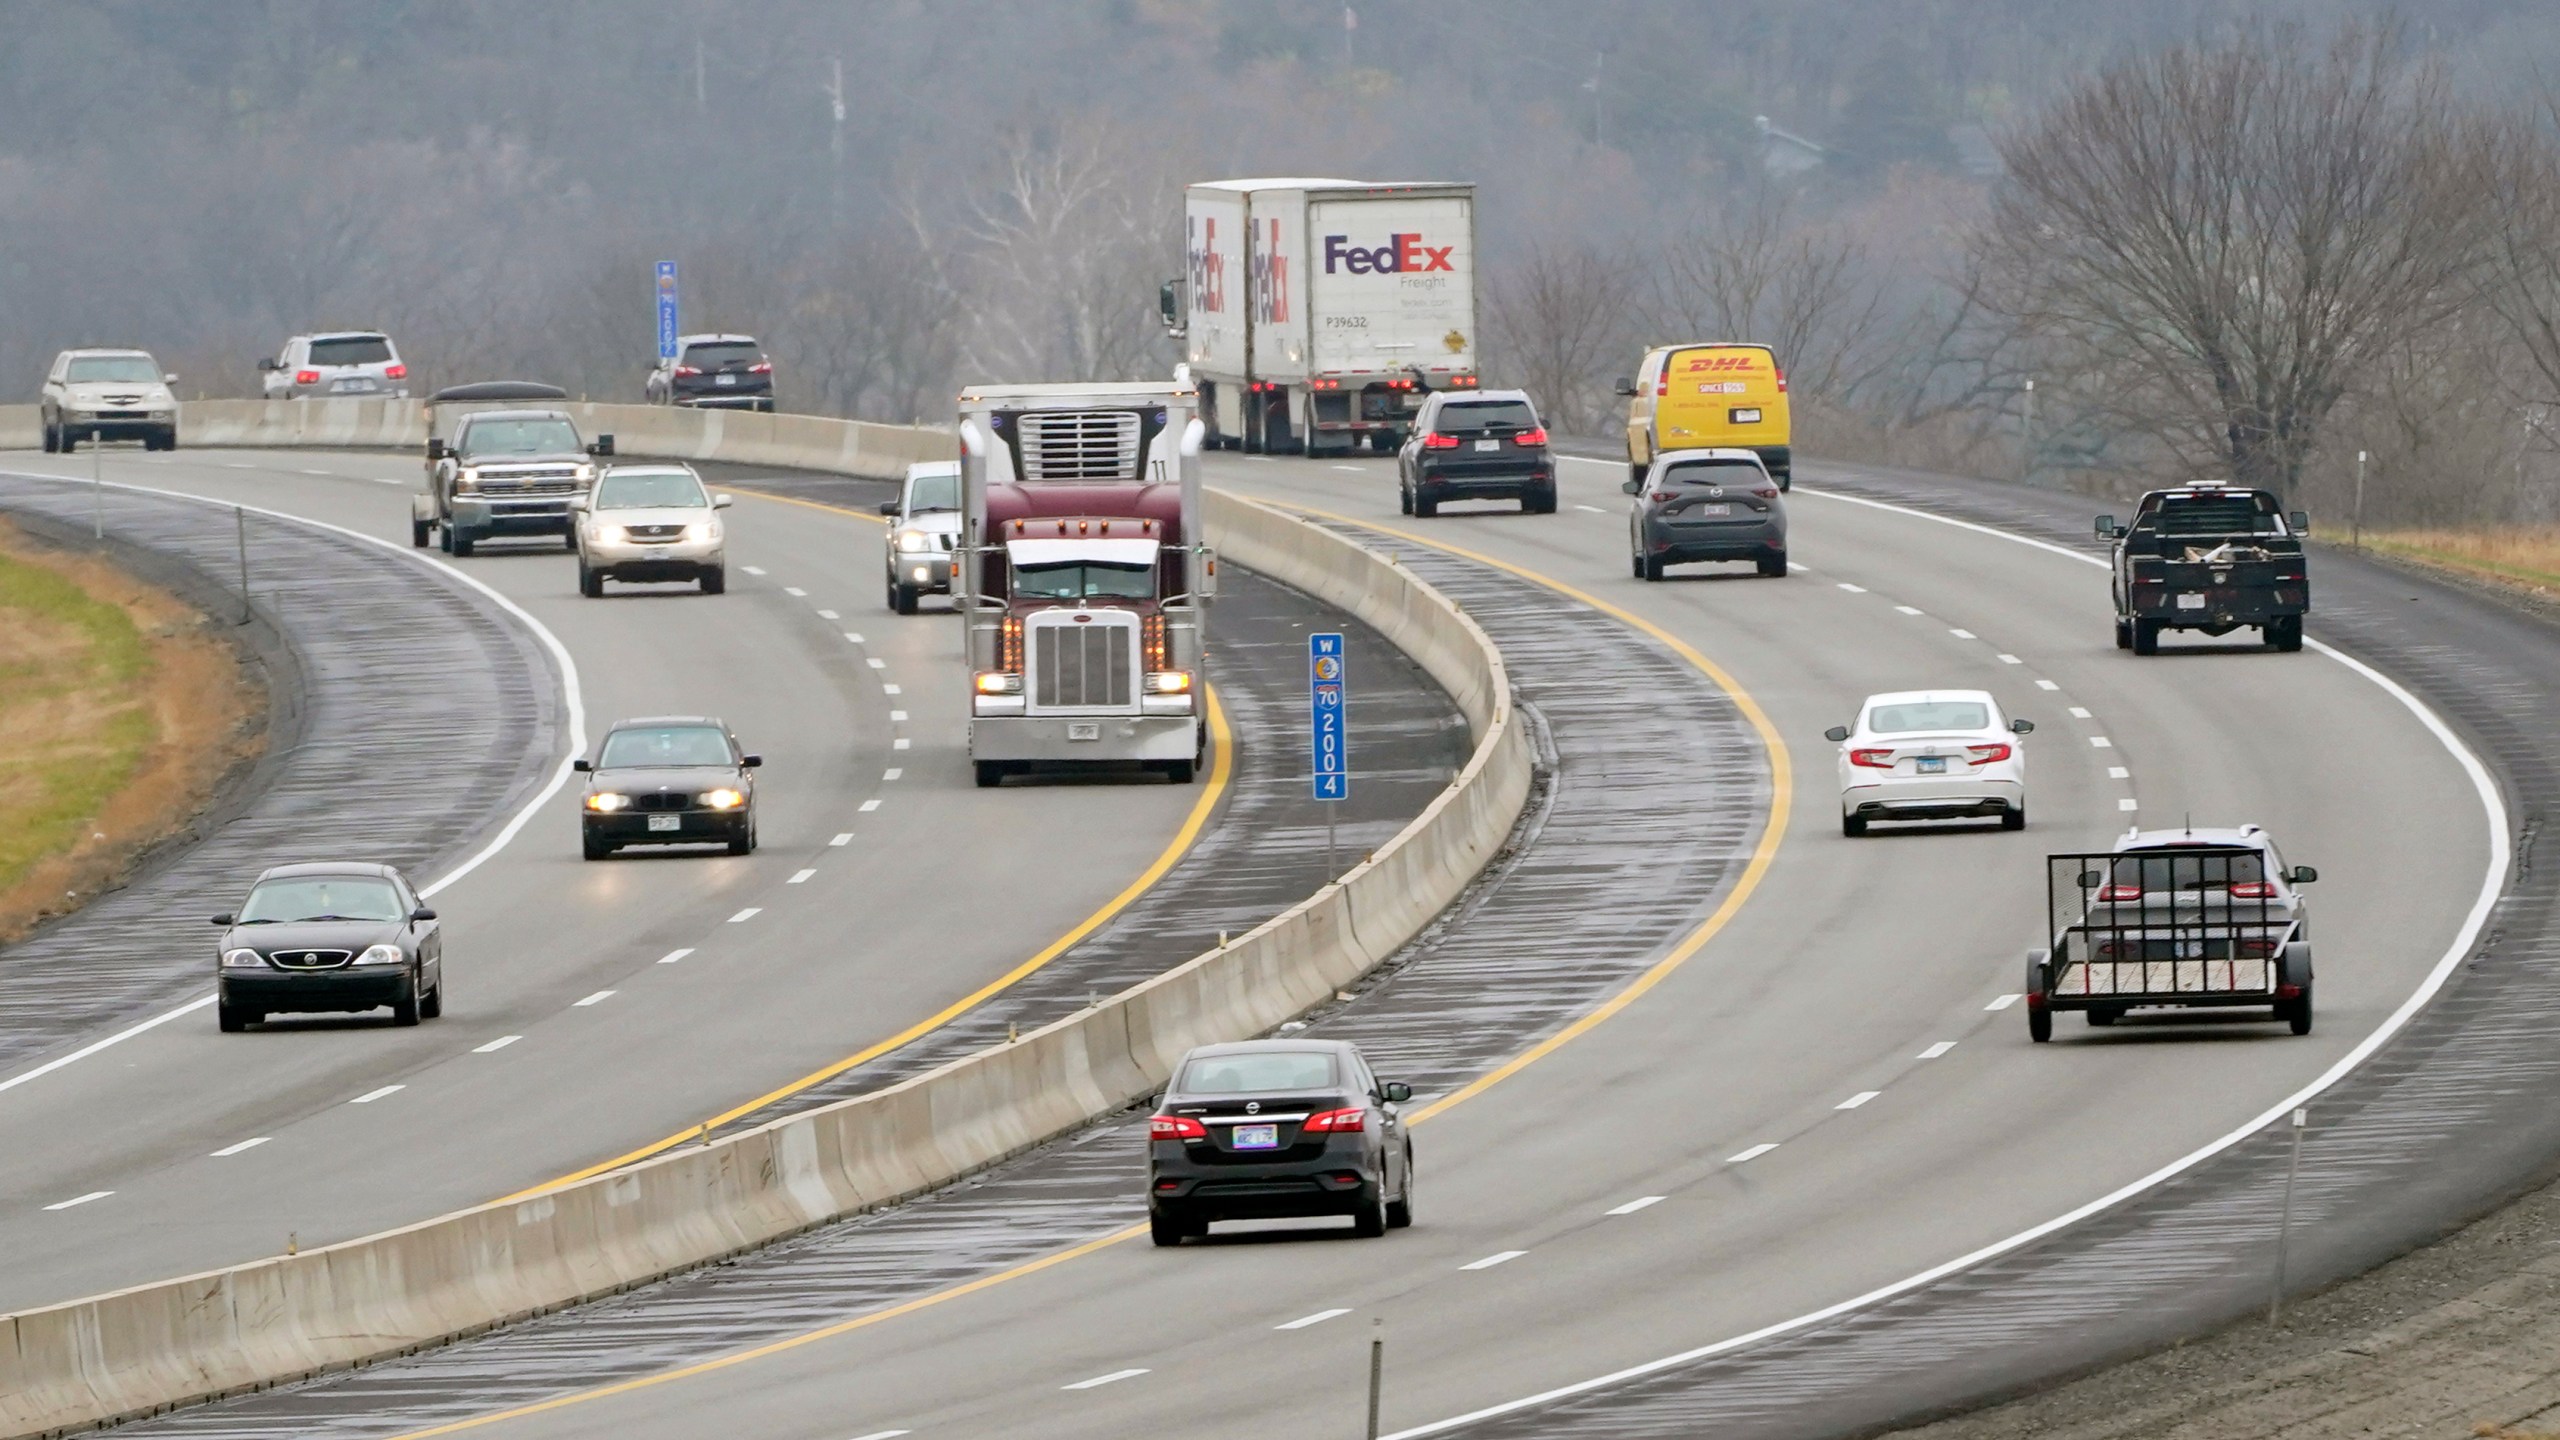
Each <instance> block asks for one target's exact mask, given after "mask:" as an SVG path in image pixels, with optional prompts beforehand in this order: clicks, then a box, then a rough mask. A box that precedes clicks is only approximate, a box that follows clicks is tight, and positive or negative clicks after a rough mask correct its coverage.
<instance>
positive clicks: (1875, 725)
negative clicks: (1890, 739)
mask: <svg viewBox="0 0 2560 1440" xmlns="http://www.w3.org/2000/svg"><path fill="white" fill-rule="evenodd" d="M1990 723H1991V707H1990V706H1988V705H1985V704H1983V703H1982V702H1980V701H1978V700H1918V701H1911V702H1908V703H1906V704H1901V705H1879V706H1877V707H1876V708H1874V709H1873V710H1870V711H1868V712H1867V733H1869V734H1871V735H1907V734H1910V733H1912V732H1914V731H1919V730H1980V729H1983V728H1984V727H1986V726H1988V725H1989V724H1990Z"/></svg>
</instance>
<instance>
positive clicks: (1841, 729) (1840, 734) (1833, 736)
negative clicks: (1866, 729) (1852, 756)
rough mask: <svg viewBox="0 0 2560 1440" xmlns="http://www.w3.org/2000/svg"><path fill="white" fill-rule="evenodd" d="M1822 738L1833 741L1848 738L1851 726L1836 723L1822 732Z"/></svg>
mask: <svg viewBox="0 0 2560 1440" xmlns="http://www.w3.org/2000/svg"><path fill="white" fill-rule="evenodd" d="M1822 738H1823V739H1825V740H1831V741H1840V740H1846V739H1848V738H1849V727H1848V726H1846V725H1834V726H1832V727H1831V728H1830V729H1828V730H1825V731H1823V732H1822Z"/></svg>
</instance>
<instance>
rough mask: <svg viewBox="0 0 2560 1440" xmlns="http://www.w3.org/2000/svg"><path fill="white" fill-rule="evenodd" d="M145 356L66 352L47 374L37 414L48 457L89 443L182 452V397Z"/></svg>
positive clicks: (172, 378)
mask: <svg viewBox="0 0 2560 1440" xmlns="http://www.w3.org/2000/svg"><path fill="white" fill-rule="evenodd" d="M177 383H178V377H177V376H175V375H166V374H162V373H161V370H160V362H159V361H157V360H154V359H152V358H151V352H149V351H147V350H65V351H63V352H62V353H61V354H59V355H56V356H54V357H53V368H52V369H51V370H48V371H46V372H45V377H44V392H43V395H42V396H41V397H40V398H39V399H38V400H37V402H36V408H37V410H38V411H39V412H40V414H41V416H42V419H43V422H44V448H45V452H46V453H47V454H55V453H67V452H69V451H70V449H71V447H73V446H74V445H77V444H79V443H80V442H81V441H83V440H86V441H88V442H89V443H91V444H93V445H94V444H96V443H97V442H99V441H101V440H139V441H141V442H142V448H143V449H145V450H175V449H177V448H178V397H177V396H175V395H173V394H171V393H170V392H169V387H170V386H172V385H175V384H177Z"/></svg>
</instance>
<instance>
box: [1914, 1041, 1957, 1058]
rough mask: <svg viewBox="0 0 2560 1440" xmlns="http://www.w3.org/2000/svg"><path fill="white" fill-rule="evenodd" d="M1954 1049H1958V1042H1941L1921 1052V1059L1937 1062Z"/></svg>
mask: <svg viewBox="0 0 2560 1440" xmlns="http://www.w3.org/2000/svg"><path fill="white" fill-rule="evenodd" d="M1954 1048H1956V1042H1954V1041H1953V1040H1941V1041H1939V1042H1938V1043H1937V1044H1935V1045H1932V1046H1930V1047H1929V1048H1928V1049H1926V1050H1923V1051H1921V1052H1920V1055H1919V1058H1920V1059H1923V1060H1935V1059H1937V1058H1938V1057H1939V1056H1941V1055H1944V1054H1946V1053H1947V1052H1948V1051H1950V1050H1953V1049H1954Z"/></svg>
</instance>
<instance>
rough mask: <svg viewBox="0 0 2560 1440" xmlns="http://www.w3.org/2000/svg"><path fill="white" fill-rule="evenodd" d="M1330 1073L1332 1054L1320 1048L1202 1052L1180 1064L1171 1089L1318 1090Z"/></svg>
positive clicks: (1212, 1092) (1228, 1091) (1239, 1092)
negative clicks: (1178, 1080)
mask: <svg viewBox="0 0 2560 1440" xmlns="http://www.w3.org/2000/svg"><path fill="white" fill-rule="evenodd" d="M1333 1076H1334V1071H1333V1057H1332V1056H1331V1055H1329V1054H1327V1053H1325V1052H1324V1051H1322V1050H1274V1051H1265V1052H1261V1053H1258V1054H1243V1055H1205V1056H1202V1057H1201V1058H1200V1059H1197V1060H1194V1061H1192V1062H1191V1063H1190V1064H1188V1065H1185V1066H1183V1067H1182V1083H1180V1084H1178V1085H1176V1086H1174V1087H1173V1088H1175V1089H1176V1090H1179V1091H1181V1092H1182V1093H1183V1094H1185V1095H1249V1094H1253V1093H1255V1092H1258V1091H1272V1090H1321V1089H1324V1088H1326V1087H1328V1086H1330V1085H1332V1084H1334V1083H1335V1081H1334V1078H1333Z"/></svg>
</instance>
